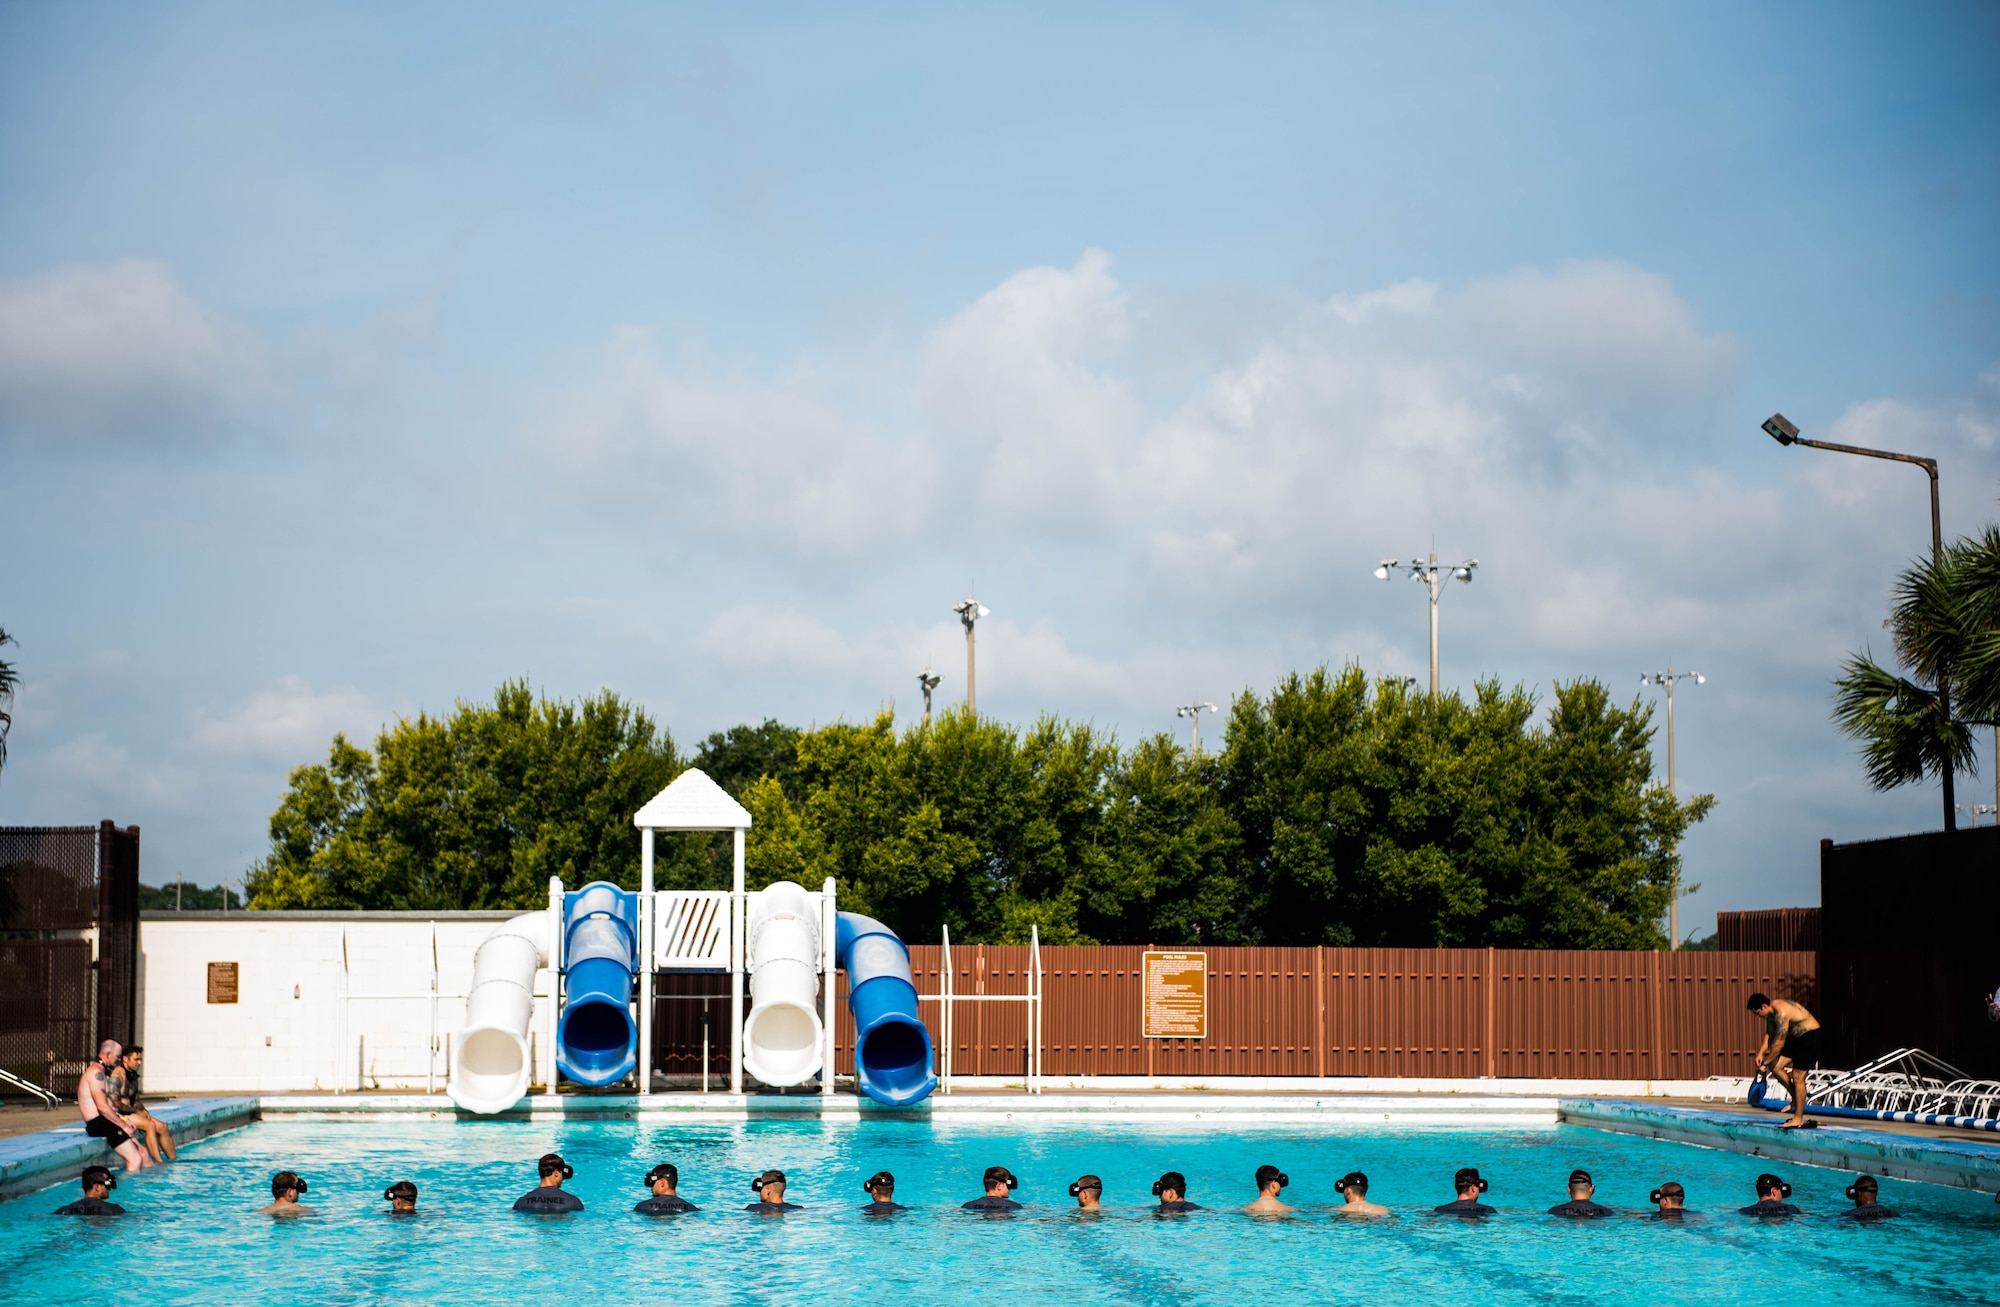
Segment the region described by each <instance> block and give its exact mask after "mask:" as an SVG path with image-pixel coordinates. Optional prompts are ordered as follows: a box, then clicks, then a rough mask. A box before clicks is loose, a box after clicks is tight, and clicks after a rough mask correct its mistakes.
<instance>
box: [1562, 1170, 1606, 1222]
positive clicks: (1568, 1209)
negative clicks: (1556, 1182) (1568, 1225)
mask: <svg viewBox="0 0 2000 1307" xmlns="http://www.w3.org/2000/svg"><path fill="white" fill-rule="evenodd" d="M1596 1192H1597V1186H1596V1185H1594V1184H1592V1183H1591V1182H1590V1172H1588V1171H1585V1170H1583V1169H1582V1168H1580V1167H1579V1168H1578V1169H1577V1170H1574V1171H1571V1172H1570V1173H1569V1201H1568V1202H1566V1203H1557V1204H1556V1205H1555V1206H1554V1207H1551V1208H1550V1209H1549V1215H1550V1216H1567V1217H1569V1218H1570V1219H1571V1220H1578V1221H1594V1220H1597V1219H1598V1218H1599V1217H1604V1216H1610V1215H1611V1214H1612V1212H1611V1209H1610V1208H1609V1207H1606V1206H1604V1205H1603V1204H1602V1203H1593V1202H1591V1201H1590V1196H1591V1195H1592V1194H1594V1193H1596Z"/></svg>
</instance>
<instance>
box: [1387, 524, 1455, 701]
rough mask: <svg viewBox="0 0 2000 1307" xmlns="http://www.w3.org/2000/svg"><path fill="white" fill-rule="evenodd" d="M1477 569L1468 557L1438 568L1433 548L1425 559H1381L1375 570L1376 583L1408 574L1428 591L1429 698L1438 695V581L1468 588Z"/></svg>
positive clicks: (1435, 552)
mask: <svg viewBox="0 0 2000 1307" xmlns="http://www.w3.org/2000/svg"><path fill="white" fill-rule="evenodd" d="M1478 566H1479V560H1478V559H1477V558H1468V559H1466V560H1465V561H1464V562H1462V563H1453V564H1452V565H1450V566H1449V567H1443V568H1440V567H1439V566H1438V556H1437V550H1435V549H1433V550H1431V552H1430V557H1429V558H1428V559H1423V558H1411V559H1407V560H1405V559H1400V558H1385V559H1383V560H1382V565H1381V566H1380V567H1377V568H1376V569H1375V579H1376V580H1378V581H1387V580H1390V579H1392V577H1393V574H1394V573H1397V572H1408V573H1409V575H1410V579H1411V580H1412V581H1419V582H1422V583H1423V586H1424V588H1425V589H1426V590H1428V591H1429V592H1430V597H1431V697H1432V698H1433V699H1435V698H1437V693H1438V595H1439V593H1440V592H1441V586H1440V585H1439V582H1440V581H1460V582H1463V583H1464V584H1466V585H1471V584H1472V569H1473V568H1475V567H1478Z"/></svg>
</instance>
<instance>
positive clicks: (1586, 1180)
mask: <svg viewBox="0 0 2000 1307" xmlns="http://www.w3.org/2000/svg"><path fill="white" fill-rule="evenodd" d="M1590 1183H1591V1180H1590V1172H1588V1171H1586V1170H1584V1169H1583V1168H1582V1167H1580V1166H1579V1167H1577V1168H1576V1170H1574V1171H1571V1172H1570V1173H1569V1187H1570V1188H1572V1189H1575V1188H1577V1187H1578V1186H1580V1185H1587V1184H1590Z"/></svg>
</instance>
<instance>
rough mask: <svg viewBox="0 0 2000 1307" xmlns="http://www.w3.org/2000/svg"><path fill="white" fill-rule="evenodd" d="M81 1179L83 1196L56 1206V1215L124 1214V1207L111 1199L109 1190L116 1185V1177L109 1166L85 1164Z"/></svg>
mask: <svg viewBox="0 0 2000 1307" xmlns="http://www.w3.org/2000/svg"><path fill="white" fill-rule="evenodd" d="M81 1179H82V1182H83V1197H81V1198H79V1199H77V1200H76V1201H75V1202H73V1203H69V1204H67V1205H65V1206H62V1207H58V1208H56V1215H57V1216H123V1215H125V1209H124V1208H122V1207H120V1206H119V1205H118V1204H117V1203H114V1202H112V1201H111V1191H112V1190H113V1189H116V1188H117V1187H118V1178H117V1177H116V1176H114V1175H112V1174H111V1170H110V1168H109V1167H103V1166H86V1167H84V1168H83V1175H82V1177H81Z"/></svg>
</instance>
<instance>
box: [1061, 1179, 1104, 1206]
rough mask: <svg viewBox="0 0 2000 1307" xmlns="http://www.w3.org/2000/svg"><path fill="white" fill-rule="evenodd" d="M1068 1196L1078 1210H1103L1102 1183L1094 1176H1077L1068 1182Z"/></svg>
mask: <svg viewBox="0 0 2000 1307" xmlns="http://www.w3.org/2000/svg"><path fill="white" fill-rule="evenodd" d="M1069 1196H1070V1197H1071V1198H1074V1199H1076V1205H1077V1208H1078V1210H1080V1211H1085V1212H1101V1211H1103V1210H1104V1208H1103V1206H1102V1200H1103V1198H1104V1181H1102V1180H1100V1179H1098V1178H1097V1177H1096V1176H1094V1175H1085V1176H1079V1177H1077V1178H1076V1179H1075V1180H1072V1181H1071V1182H1070V1186H1069Z"/></svg>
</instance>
